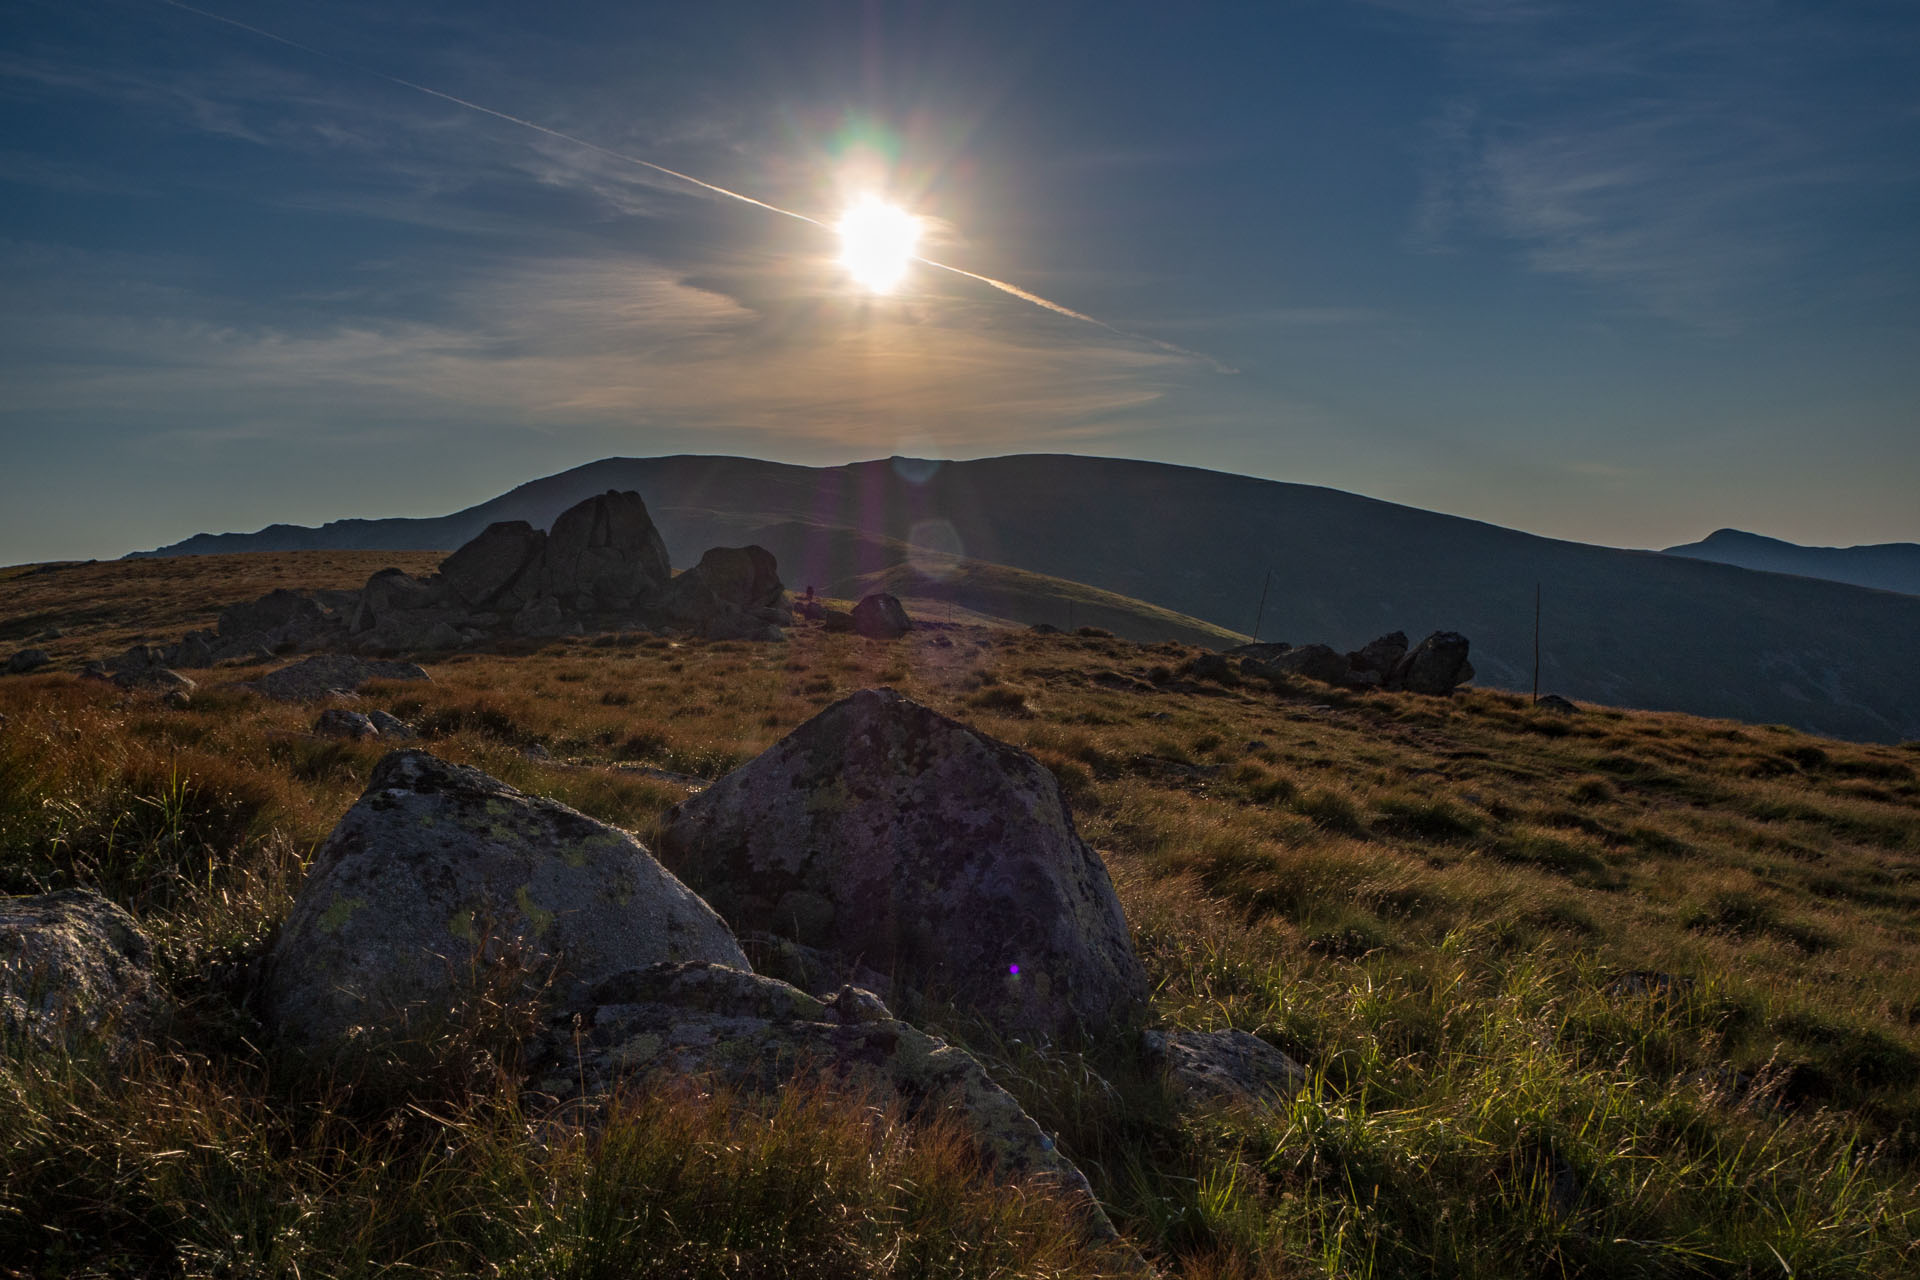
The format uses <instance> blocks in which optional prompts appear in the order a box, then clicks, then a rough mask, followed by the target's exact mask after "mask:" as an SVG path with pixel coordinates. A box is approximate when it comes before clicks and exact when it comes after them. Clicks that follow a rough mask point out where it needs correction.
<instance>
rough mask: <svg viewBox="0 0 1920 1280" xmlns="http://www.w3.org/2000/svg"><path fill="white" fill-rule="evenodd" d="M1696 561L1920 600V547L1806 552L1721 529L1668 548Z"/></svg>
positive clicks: (1905, 544)
mask: <svg viewBox="0 0 1920 1280" xmlns="http://www.w3.org/2000/svg"><path fill="white" fill-rule="evenodd" d="M1664 554H1666V555H1670V556H1686V557H1688V558H1689V559H1693V560H1712V561H1715V562H1717V563H1719V564H1735V565H1739V566H1740V567H1741V568H1743V569H1760V570H1763V571H1765V572H1767V573H1797V574H1799V575H1801V576H1802V577H1806V578H1825V579H1827V580H1828V581H1830V582H1847V583H1851V584H1853V585H1854V586H1856V587H1871V588H1873V589H1874V590H1876V591H1900V592H1904V593H1906V594H1907V595H1920V543H1913V542H1882V543H1877V544H1875V545H1872V546H1864V547H1803V546H1801V545H1800V544H1798V543H1794V542H1783V541H1781V540H1780V539H1778V538H1766V537H1762V536H1761V535H1759V534H1757V533H1742V532H1741V531H1740V530H1738V529H1720V530H1716V531H1715V532H1713V533H1711V534H1709V535H1707V536H1706V537H1705V538H1703V539H1701V540H1700V541H1699V542H1689V543H1687V544H1686V545H1685V546H1679V547H1668V548H1667V549H1666V552H1665V553H1664Z"/></svg>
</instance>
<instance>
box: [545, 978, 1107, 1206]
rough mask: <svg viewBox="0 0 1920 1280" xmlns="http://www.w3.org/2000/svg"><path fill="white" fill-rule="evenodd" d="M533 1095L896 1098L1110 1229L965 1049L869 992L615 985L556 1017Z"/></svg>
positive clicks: (1082, 1183) (753, 984)
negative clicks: (679, 1087)
mask: <svg viewBox="0 0 1920 1280" xmlns="http://www.w3.org/2000/svg"><path fill="white" fill-rule="evenodd" d="M532 1058H533V1061H534V1064H535V1067H534V1071H533V1076H532V1080H533V1086H534V1088H536V1089H538V1090H540V1091H542V1092H545V1093H548V1094H551V1095H553V1096H555V1097H559V1098H562V1099H567V1098H574V1097H579V1096H583V1095H584V1096H589V1097H591V1096H595V1095H600V1094H606V1093H610V1092H613V1091H614V1090H616V1089H617V1088H618V1087H620V1086H621V1085H623V1084H626V1083H630V1082H637V1081H642V1080H646V1079H648V1078H649V1077H653V1076H657V1075H661V1074H667V1075H674V1076H692V1077H694V1078H696V1079H703V1080H709V1081H714V1082H718V1083H721V1084H724V1085H727V1086H729V1087H731V1088H734V1089H739V1090H742V1091H745V1092H750V1093H772V1092H775V1091H777V1090H779V1089H781V1088H783V1087H785V1086H786V1085H787V1084H788V1083H789V1082H791V1081H792V1080H793V1079H794V1078H795V1077H796V1076H803V1077H806V1076H810V1077H812V1078H815V1079H819V1080H822V1081H824V1082H825V1083H828V1084H830V1085H832V1086H836V1087H839V1088H843V1089H850V1090H854V1091H857V1092H860V1093H864V1094H867V1095H869V1096H871V1097H873V1098H874V1099H875V1100H877V1101H879V1102H881V1103H883V1104H884V1103H886V1102H889V1101H897V1102H899V1103H901V1104H902V1105H903V1108H904V1110H905V1111H906V1112H907V1114H908V1115H909V1116H922V1115H926V1114H928V1113H930V1112H941V1111H946V1110H948V1109H952V1110H953V1111H956V1112H958V1114H959V1115H960V1117H961V1118H962V1119H963V1120H964V1121H965V1123H966V1126H967V1127H968V1128H969V1129H970V1130H971V1131H972V1133H973V1135H974V1137H975V1140H976V1142H977V1143H978V1145H979V1147H980V1152H981V1154H982V1155H983V1156H985V1157H986V1159H987V1161H988V1162H989V1163H990V1165H991V1166H992V1168H993V1169H994V1171H995V1172H997V1173H999V1174H1002V1175H1004V1176H1014V1177H1018V1176H1023V1175H1027V1174H1041V1175H1043V1176H1045V1177H1046V1178H1047V1179H1048V1180H1049V1181H1051V1182H1053V1183H1054V1184H1055V1185H1056V1186H1057V1187H1058V1188H1059V1189H1061V1190H1063V1191H1065V1192H1067V1193H1068V1194H1069V1195H1072V1196H1074V1197H1075V1198H1076V1199H1078V1200H1079V1201H1080V1202H1081V1204H1082V1205H1083V1206H1084V1208H1085V1209H1086V1211H1087V1212H1088V1214H1089V1216H1090V1218H1091V1219H1092V1222H1093V1224H1094V1225H1095V1227H1096V1230H1095V1233H1094V1234H1095V1235H1096V1236H1097V1237H1099V1238H1102V1239H1109V1240H1110V1239H1113V1238H1114V1234H1113V1228H1112V1225H1111V1224H1110V1223H1108V1222H1107V1220H1106V1216H1105V1215H1104V1214H1103V1213H1102V1212H1101V1210H1100V1208H1099V1205H1098V1203H1097V1202H1096V1201H1095V1200H1094V1197H1093V1191H1092V1188H1091V1187H1089V1186H1088V1185H1087V1180H1086V1178H1085V1176H1084V1175H1082V1174H1081V1172H1080V1170H1078V1169H1077V1168H1075V1167H1074V1166H1073V1164H1072V1163H1071V1162H1069V1161H1068V1160H1067V1159H1066V1158H1065V1157H1064V1156H1062V1155H1061V1154H1060V1153H1059V1151H1058V1150H1056V1149H1055V1147H1054V1144H1053V1140H1052V1139H1051V1138H1050V1137H1048V1136H1047V1135H1046V1134H1045V1133H1043V1132H1041V1130H1040V1127H1039V1126H1038V1125H1037V1124H1035V1123H1034V1121H1033V1119H1032V1117H1030V1116H1029V1115H1027V1113H1026V1112H1025V1111H1024V1110H1023V1109H1022V1108H1021V1106H1020V1104H1019V1103H1018V1102H1016V1101H1015V1100H1014V1098H1013V1095H1011V1094H1009V1093H1008V1092H1007V1091H1006V1090H1005V1089H1002V1088H1001V1087H1000V1086H999V1085H997V1084H995V1083H994V1082H993V1081H992V1079H990V1078H989V1077H988V1075H987V1073H986V1072H985V1071H984V1070H982V1069H981V1066H980V1064H979V1063H978V1062H977V1061H975V1060H974V1058H973V1057H972V1056H971V1055H969V1054H968V1053H966V1052H965V1051H964V1050H962V1049H959V1048H956V1047H955V1046H953V1045H950V1044H948V1043H946V1042H945V1041H943V1040H939V1039H936V1038H935V1037H933V1036H930V1035H928V1034H926V1033H925V1032H923V1031H920V1030H918V1029H917V1028H915V1027H913V1026H911V1025H909V1024H907V1023H905V1022H902V1021H900V1020H899V1019H897V1018H895V1017H894V1016H893V1015H892V1014H891V1013H890V1012H889V1011H888V1010H887V1007H886V1005H885V1004H884V1003H882V1002H881V1000H880V999H879V998H878V997H876V996H874V995H873V994H871V993H870V992H866V991H862V990H859V989H857V988H854V987H843V988H842V989H840V990H839V991H838V992H836V993H835V994H834V995H832V996H830V997H828V998H825V999H817V998H815V997H813V996H810V995H808V994H806V993H805V992H804V991H801V990H799V989H798V988H795V987H792V986H789V985H788V984H786V983H784V982H779V981H776V980H775V979H773V978H767V977H762V976H760V975H758V974H754V973H747V972H742V971H741V970H739V969H732V968H726V967H723V966H720V965H711V964H662V965H655V966H653V967H651V968H647V969H637V970H628V971H626V972H624V973H619V974H615V975H613V976H611V977H609V978H607V979H605V980H603V981H602V982H600V983H599V984H597V985H596V986H595V987H594V988H593V990H592V991H591V992H590V993H589V994H588V995H587V997H586V1000H585V1004H584V1012H582V1013H581V1015H580V1018H579V1022H578V1024H577V1025H576V1024H575V1022H574V1020H573V1019H572V1018H571V1017H561V1018H556V1019H555V1020H554V1023H553V1025H552V1027H551V1029H550V1030H549V1031H548V1032H547V1033H546V1035H545V1036H543V1037H542V1038H541V1039H540V1040H539V1041H538V1042H537V1044H536V1046H535V1047H534V1049H533V1051H532Z"/></svg>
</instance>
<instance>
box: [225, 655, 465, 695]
mask: <svg viewBox="0 0 1920 1280" xmlns="http://www.w3.org/2000/svg"><path fill="white" fill-rule="evenodd" d="M428 678H429V677H428V675H427V673H426V671H425V670H423V669H422V668H420V667H417V666H415V665H414V664H413V663H411V662H376V661H373V660H370V659H367V658H355V657H350V656H348V655H346V654H340V653H323V654H317V655H315V656H314V657H311V658H305V659H302V660H301V661H299V662H296V663H294V664H293V665H292V666H288V667H282V668H280V669H279V670H278V671H269V672H268V673H267V674H266V675H264V676H261V677H260V678H259V679H258V680H255V681H253V682H251V683H250V684H248V685H246V686H244V687H246V688H250V689H252V690H253V691H254V692H255V693H258V694H259V695H260V696H261V697H263V698H272V699H274V700H275V701H276V702H308V701H312V700H314V699H318V698H326V697H331V696H333V695H334V694H338V693H354V692H356V691H358V690H359V688H360V686H361V685H363V684H366V683H367V682H368V681H370V680H426V679H428Z"/></svg>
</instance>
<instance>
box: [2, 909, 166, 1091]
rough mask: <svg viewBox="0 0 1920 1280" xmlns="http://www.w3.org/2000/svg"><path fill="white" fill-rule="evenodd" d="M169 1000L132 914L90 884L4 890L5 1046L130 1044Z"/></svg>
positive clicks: (120, 1048) (113, 1048)
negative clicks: (34, 893)
mask: <svg viewBox="0 0 1920 1280" xmlns="http://www.w3.org/2000/svg"><path fill="white" fill-rule="evenodd" d="M165 1009H166V1003H165V1001H164V999H163V998H162V996H161V994H160V990H159V987H158V986H157V985H156V984H155V982H154V978H153V953H152V948H151V947H150V946H149V945H148V942H147V938H146V935H145V934H143V933H141V932H140V926H139V925H137V924H135V923H134V919H133V917H132V916H130V915H128V914H127V913H126V912H125V911H123V910H121V909H120V908H119V907H117V906H115V905H114V904H113V903H111V902H109V901H107V900H106V899H105V898H103V897H101V896H100V895H99V894H97V893H95V892H94V891H93V890H91V889H63V890H61V891H60V892H58V893H48V894H42V895H40V896H38V897H31V898H0V1048H7V1049H11V1048H13V1047H14V1046H16V1045H17V1044H19V1043H21V1042H23V1041H24V1042H25V1043H27V1044H31V1045H37V1046H39V1047H42V1048H51V1049H79V1048H81V1047H83V1046H85V1045H88V1044H99V1045H101V1046H102V1047H104V1048H105V1049H106V1050H107V1051H108V1052H109V1053H110V1054H112V1053H120V1052H124V1051H125V1050H127V1049H128V1048H130V1047H132V1046H133V1045H135V1044H137V1043H138V1042H139V1041H141V1040H142V1039H144V1038H145V1037H147V1036H148V1035H149V1034H150V1033H151V1031H152V1029H153V1027H154V1024H155V1022H156V1020H157V1019H158V1018H160V1017H161V1016H162V1015H163V1014H164V1012H165Z"/></svg>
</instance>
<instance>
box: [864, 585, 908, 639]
mask: <svg viewBox="0 0 1920 1280" xmlns="http://www.w3.org/2000/svg"><path fill="white" fill-rule="evenodd" d="M853 629H854V630H855V631H858V632H859V633H860V634H861V635H863V636H865V637H867V638H868V639H869V640H898V639H899V638H900V637H901V636H903V635H905V634H907V632H909V631H911V630H913V619H911V618H909V617H908V616H907V611H906V608H905V607H904V606H902V605H901V603H900V601H899V600H898V599H896V598H895V597H893V596H890V595H888V594H887V593H886V592H884V591H879V592H875V593H874V594H873V595H870V596H866V597H864V598H862V599H861V601H860V603H859V604H856V605H855V606H853Z"/></svg>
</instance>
